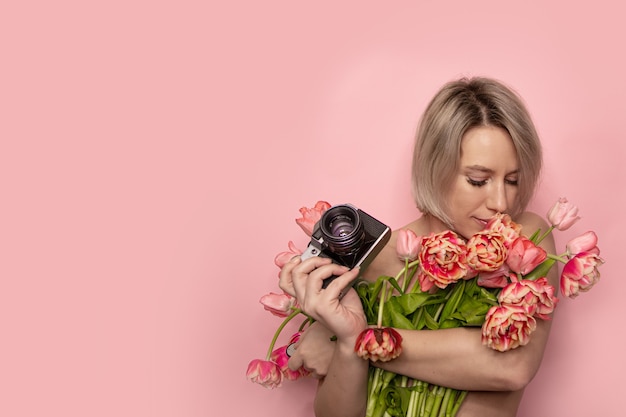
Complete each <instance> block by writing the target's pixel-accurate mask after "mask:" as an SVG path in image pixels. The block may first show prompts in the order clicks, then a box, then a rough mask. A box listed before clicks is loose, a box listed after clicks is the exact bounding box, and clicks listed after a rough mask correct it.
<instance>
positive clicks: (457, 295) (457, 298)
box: [439, 280, 465, 322]
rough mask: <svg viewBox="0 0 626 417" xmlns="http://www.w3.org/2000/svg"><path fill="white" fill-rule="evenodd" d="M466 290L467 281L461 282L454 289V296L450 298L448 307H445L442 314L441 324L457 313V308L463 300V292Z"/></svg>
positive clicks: (447, 303)
mask: <svg viewBox="0 0 626 417" xmlns="http://www.w3.org/2000/svg"><path fill="white" fill-rule="evenodd" d="M464 290H465V281H463V280H461V281H459V282H457V283H456V285H455V286H454V288H453V289H452V294H451V295H450V298H449V299H448V301H447V302H446V305H445V306H444V307H443V311H442V312H441V317H440V318H439V321H440V322H444V321H446V320H447V319H448V317H450V316H451V315H452V313H454V312H455V311H456V308H457V306H458V305H459V303H460V302H461V299H462V298H463V291H464Z"/></svg>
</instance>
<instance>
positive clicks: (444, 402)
mask: <svg viewBox="0 0 626 417" xmlns="http://www.w3.org/2000/svg"><path fill="white" fill-rule="evenodd" d="M453 392H454V390H453V389H452V388H445V391H444V393H443V400H442V401H441V405H440V407H439V413H438V414H437V417H445V416H446V411H447V410H448V404H450V397H451V396H452V394H453Z"/></svg>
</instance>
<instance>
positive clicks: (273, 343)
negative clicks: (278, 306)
mask: <svg viewBox="0 0 626 417" xmlns="http://www.w3.org/2000/svg"><path fill="white" fill-rule="evenodd" d="M300 313H302V310H301V309H299V308H296V309H294V310H293V311H292V312H291V314H290V315H288V316H287V317H285V320H283V322H282V323H281V324H280V326H278V329H276V333H274V337H273V338H272V341H271V343H270V348H269V349H268V351H267V356H266V357H265V360H266V361H269V360H270V357H271V356H272V351H273V350H274V345H275V344H276V340H278V335H279V334H280V332H282V331H283V329H284V328H285V326H286V325H287V323H289V322H290V321H291V319H293V318H294V317H296V316H297V315H298V314H300Z"/></svg>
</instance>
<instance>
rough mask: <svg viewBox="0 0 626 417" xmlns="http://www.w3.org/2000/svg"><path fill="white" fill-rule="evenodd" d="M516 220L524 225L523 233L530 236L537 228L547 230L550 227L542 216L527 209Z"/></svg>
mask: <svg viewBox="0 0 626 417" xmlns="http://www.w3.org/2000/svg"><path fill="white" fill-rule="evenodd" d="M514 220H515V222H516V223H517V224H519V225H520V226H522V234H524V235H525V236H530V235H532V234H533V233H535V232H536V231H537V230H542V231H546V230H548V228H549V227H550V226H549V225H548V223H547V222H546V220H545V219H544V218H543V217H542V216H540V215H539V214H537V213H533V212H532V211H525V212H523V213H522V214H520V215H519V216H517V217H516V218H515V219H514Z"/></svg>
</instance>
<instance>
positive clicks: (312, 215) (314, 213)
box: [296, 201, 330, 236]
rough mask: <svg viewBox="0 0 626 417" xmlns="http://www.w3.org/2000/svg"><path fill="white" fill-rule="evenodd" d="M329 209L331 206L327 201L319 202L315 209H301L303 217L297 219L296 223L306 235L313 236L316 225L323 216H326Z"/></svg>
mask: <svg viewBox="0 0 626 417" xmlns="http://www.w3.org/2000/svg"><path fill="white" fill-rule="evenodd" d="M329 208H330V204H328V203H327V202H326V201H318V202H317V203H315V207H313V208H307V207H302V208H300V214H301V215H302V217H300V218H299V219H296V223H297V224H298V226H300V227H301V228H302V230H304V233H306V234H307V235H308V236H311V235H312V234H313V228H314V227H315V224H316V223H317V222H318V221H319V220H320V219H321V218H322V214H324V212H325V211H326V210H328V209H329Z"/></svg>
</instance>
